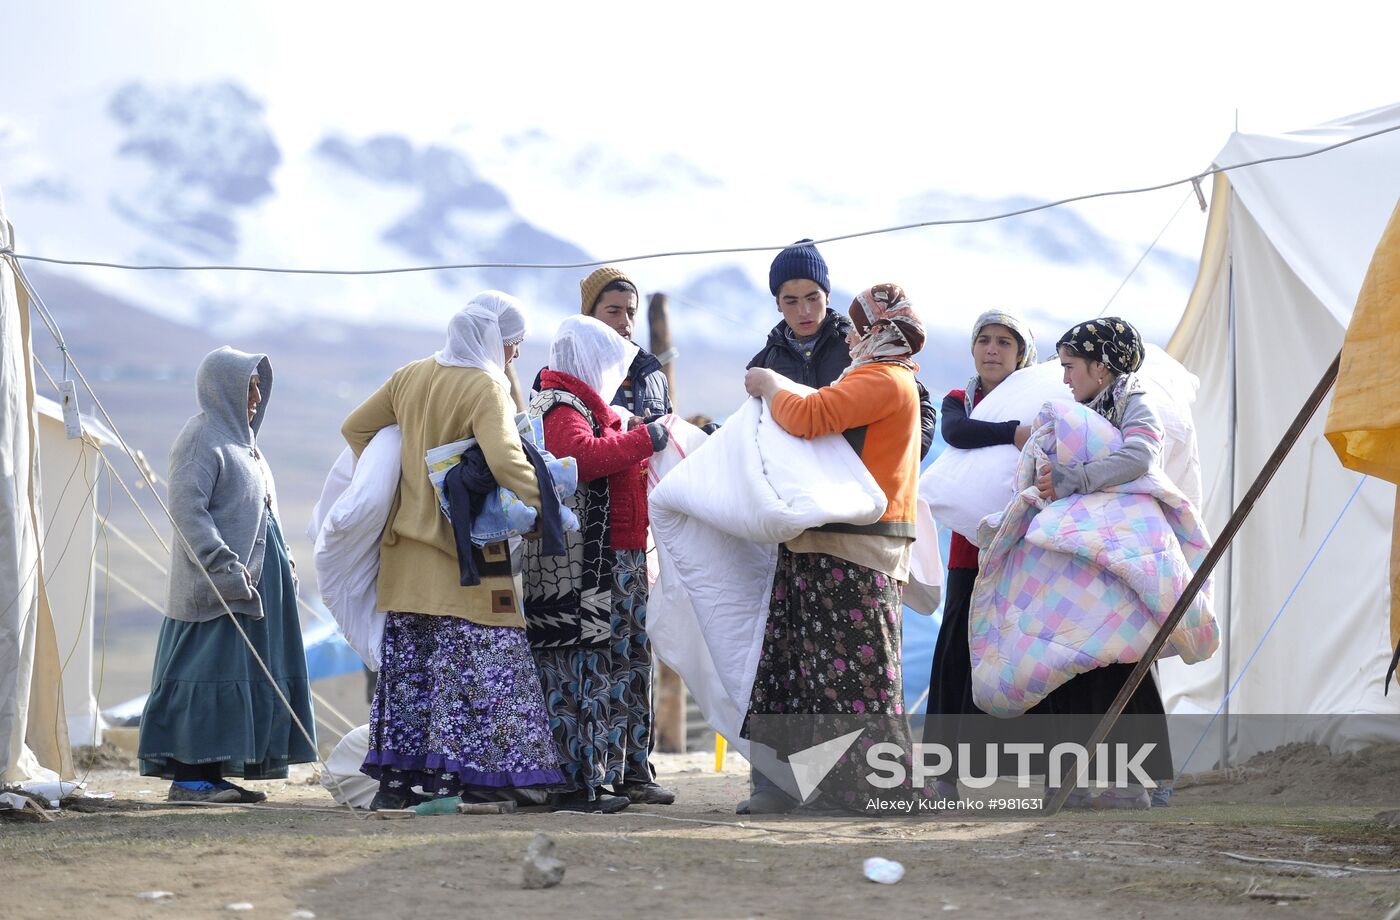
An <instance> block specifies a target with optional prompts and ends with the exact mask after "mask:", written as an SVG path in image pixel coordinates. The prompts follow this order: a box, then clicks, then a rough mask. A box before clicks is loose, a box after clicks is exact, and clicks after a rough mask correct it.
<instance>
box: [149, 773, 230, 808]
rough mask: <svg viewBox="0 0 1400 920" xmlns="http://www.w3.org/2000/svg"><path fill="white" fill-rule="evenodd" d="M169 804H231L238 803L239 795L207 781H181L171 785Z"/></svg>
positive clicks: (168, 795) (167, 797)
mask: <svg viewBox="0 0 1400 920" xmlns="http://www.w3.org/2000/svg"><path fill="white" fill-rule="evenodd" d="M165 800H166V801H167V802H218V803H220V804H229V803H232V802H237V801H238V793H237V792H234V791H233V790H232V789H220V788H219V787H218V786H216V785H214V784H213V783H211V782H209V781H208V780H205V779H196V780H181V781H179V782H174V783H171V784H170V791H169V792H168V793H166V795H165Z"/></svg>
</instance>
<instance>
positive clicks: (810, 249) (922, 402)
mask: <svg viewBox="0 0 1400 920" xmlns="http://www.w3.org/2000/svg"><path fill="white" fill-rule="evenodd" d="M768 290H769V292H770V293H772V295H773V297H774V299H775V300H777V302H778V312H779V313H781V314H782V315H783V319H782V321H781V322H780V323H778V325H776V326H774V327H773V330H772V331H771V332H769V333H768V342H767V344H765V345H764V346H763V349H762V350H761V351H759V353H758V354H756V355H754V356H753V360H752V361H750V362H749V364H748V367H749V368H755V367H763V368H767V369H768V370H770V371H776V372H777V373H779V374H782V375H783V376H784V377H786V378H788V379H789V380H794V381H796V382H797V383H801V384H805V385H806V386H809V387H812V388H813V389H820V388H822V387H824V386H829V385H831V384H832V383H833V382H834V381H835V380H836V379H837V378H838V377H840V376H841V372H842V371H844V370H845V369H846V367H847V365H849V364H850V363H851V352H850V346H849V345H847V343H846V334H847V333H848V332H850V331H851V321H850V319H849V317H848V316H846V315H845V314H843V313H840V312H837V311H836V310H833V309H831V308H830V305H829V301H830V298H831V281H830V279H829V278H828V276H827V269H826V260H825V259H823V258H822V254H821V253H820V252H818V251H817V247H816V246H815V245H813V244H812V241H811V240H810V239H803V240H798V241H797V242H796V243H793V244H792V245H791V246H789V247H787V248H786V249H784V250H783V251H782V252H780V253H778V255H777V257H776V258H774V259H773V264H772V265H771V266H770V267H769V269H768ZM918 387H919V416H920V425H921V427H922V429H923V431H922V438H921V445H920V451H919V456H920V459H922V458H923V456H924V455H925V454H927V453H928V449H929V445H931V444H932V443H933V431H934V427H935V425H936V422H937V416H936V415H935V413H934V409H933V403H932V401H931V400H930V399H929V395H928V390H926V389H925V388H924V385H923V384H922V383H920V384H918ZM749 778H750V794H749V798H747V799H745V800H744V801H742V802H740V803H739V806H738V808H736V809H735V811H737V812H738V813H739V814H741V815H747V814H782V813H785V812H789V811H792V810H793V809H794V808H796V807H797V805H798V802H797V801H796V800H795V799H793V798H792V796H790V795H788V794H787V793H786V792H784V791H783V789H782V787H780V786H779V785H778V784H777V783H776V782H774V781H773V780H772V779H770V778H769V777H767V776H765V775H764V774H763V773H762V772H761V771H759V770H758V769H756V768H752V767H751V768H750V771H749Z"/></svg>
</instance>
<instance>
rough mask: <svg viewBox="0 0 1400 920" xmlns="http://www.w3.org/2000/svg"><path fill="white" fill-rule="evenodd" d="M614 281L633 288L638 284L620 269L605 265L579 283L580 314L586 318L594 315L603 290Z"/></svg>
mask: <svg viewBox="0 0 1400 920" xmlns="http://www.w3.org/2000/svg"><path fill="white" fill-rule="evenodd" d="M614 281H626V282H627V283H628V284H630V285H632V287H634V288H636V287H637V282H635V281H633V280H632V279H631V278H629V277H627V274H626V273H625V272H624V271H623V270H622V269H620V268H613V267H612V266H611V265H604V266H603V267H602V268H595V269H594V270H593V274H591V275H589V276H588V277H587V278H584V279H583V280H582V281H580V282H579V283H578V288H579V295H580V298H579V300H580V303H579V312H580V313H582V314H583V315H584V316H591V315H592V314H593V306H594V304H596V303H597V302H598V298H599V297H601V296H602V294H603V288H605V287H607V286H608V285H609V284H612V283H613V282H614ZM641 296H642V295H641V289H640V288H637V297H638V298H639V299H640V298H641Z"/></svg>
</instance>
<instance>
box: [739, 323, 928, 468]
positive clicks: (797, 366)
mask: <svg viewBox="0 0 1400 920" xmlns="http://www.w3.org/2000/svg"><path fill="white" fill-rule="evenodd" d="M850 331H851V321H850V320H849V319H848V318H846V317H844V316H842V315H841V314H840V313H837V312H836V311H835V310H833V309H831V308H830V307H827V310H826V319H825V320H823V321H822V324H821V327H820V328H818V329H817V334H816V336H815V339H816V340H815V341H814V342H813V343H812V358H811V360H810V361H804V360H803V359H802V355H801V353H799V352H798V350H797V348H796V347H795V346H794V345H793V344H792V341H791V340H790V339H789V338H788V335H787V321H786V320H784V321H783V322H780V323H778V325H776V326H774V327H773V331H772V332H769V333H768V344H766V345H764V346H763V350H762V351H760V352H759V353H758V354H756V355H754V356H753V360H752V361H750V362H749V363H748V367H750V368H754V367H766V368H767V369H768V370H770V371H777V372H778V373H779V374H782V375H783V376H784V377H786V378H788V379H789V380H795V381H797V382H798V383H801V384H805V385H806V386H809V387H812V388H813V389H819V388H821V387H825V386H830V385H831V384H832V383H834V382H835V381H836V378H837V377H840V376H841V372H842V371H844V370H845V369H846V367H847V365H849V364H850V363H851V349H850V346H848V345H847V344H846V333H848V332H850ZM914 383H915V384H916V385H917V386H918V388H919V428H920V432H919V459H920V460H922V459H923V458H924V457H925V456H927V455H928V449H929V446H930V445H932V444H933V433H934V429H935V428H937V427H938V413H937V411H936V410H935V409H934V408H933V401H932V400H931V399H930V398H929V395H928V390H927V389H925V388H924V385H923V384H922V383H920V382H919V381H918V380H915V381H914Z"/></svg>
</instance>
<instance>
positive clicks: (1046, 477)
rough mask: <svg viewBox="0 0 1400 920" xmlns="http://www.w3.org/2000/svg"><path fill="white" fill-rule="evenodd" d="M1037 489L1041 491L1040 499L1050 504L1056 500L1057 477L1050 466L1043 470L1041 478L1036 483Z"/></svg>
mask: <svg viewBox="0 0 1400 920" xmlns="http://www.w3.org/2000/svg"><path fill="white" fill-rule="evenodd" d="M1035 487H1036V488H1037V489H1039V490H1040V497H1041V498H1043V499H1045V500H1046V501H1048V502H1053V501H1054V500H1055V475H1054V472H1053V471H1052V470H1051V469H1050V467H1049V466H1048V465H1046V466H1044V467H1042V468H1041V471H1040V476H1039V478H1037V479H1036V481H1035Z"/></svg>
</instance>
